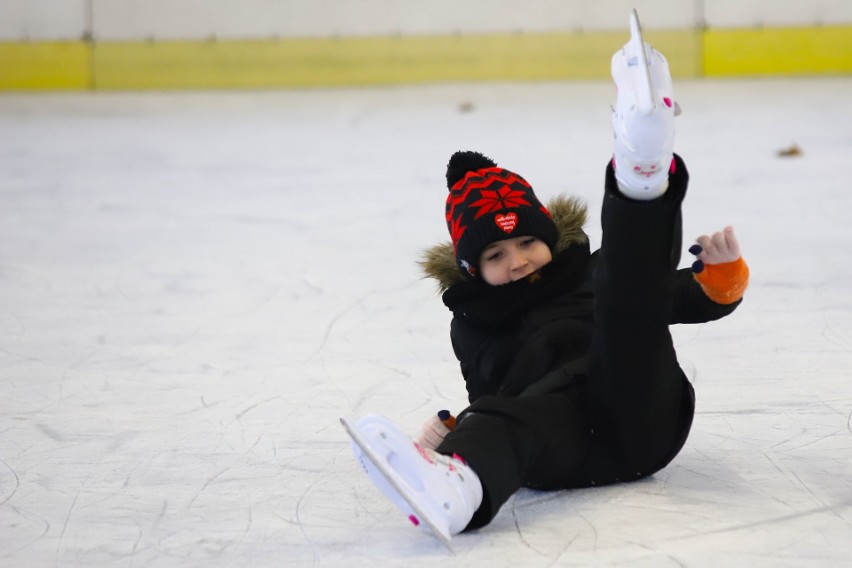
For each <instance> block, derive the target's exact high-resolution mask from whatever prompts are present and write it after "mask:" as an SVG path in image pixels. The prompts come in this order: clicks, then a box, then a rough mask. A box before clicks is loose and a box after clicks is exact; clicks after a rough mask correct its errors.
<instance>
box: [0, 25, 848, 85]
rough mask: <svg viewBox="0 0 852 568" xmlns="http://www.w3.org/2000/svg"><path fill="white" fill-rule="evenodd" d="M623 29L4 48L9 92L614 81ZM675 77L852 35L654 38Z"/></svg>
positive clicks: (812, 63) (844, 57) (738, 72)
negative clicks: (612, 69) (611, 72)
mask: <svg viewBox="0 0 852 568" xmlns="http://www.w3.org/2000/svg"><path fill="white" fill-rule="evenodd" d="M628 38H629V33H628V32H627V30H624V31H623V32H621V31H619V32H588V33H580V32H577V33H552V34H520V33H519V34H483V35H459V36H404V37H367V38H313V39H292V38H284V39H278V40H254V41H252V40H246V41H239V40H222V41H150V42H142V41H134V42H95V43H89V42H83V41H78V42H35V43H24V42H21V43H0V90H11V89H35V90H42V89H96V90H145V89H173V90H180V89H255V88H288V87H329V86H361V85H390V84H416V83H433V82H452V81H537V80H571V79H589V80H609V78H610V77H609V62H610V58H611V57H612V53H613V52H614V51H615V50H616V49H618V47H619V46H621V45H623V44H624V43H625V42H626V41H627V40H628ZM646 39H647V40H648V41H649V42H651V43H652V44H653V45H654V47H656V48H657V49H659V50H660V51H662V52H663V53H665V54H666V57H667V58H668V60H669V64H670V66H671V69H672V74H673V75H674V77H675V78H694V77H702V76H714V77H721V76H744V75H785V74H819V73H828V74H837V73H850V72H852V26H849V27H827V28H801V29H793V28H790V29H786V28H770V29H763V30H706V31H697V30H673V31H654V30H649V31H647V32H646Z"/></svg>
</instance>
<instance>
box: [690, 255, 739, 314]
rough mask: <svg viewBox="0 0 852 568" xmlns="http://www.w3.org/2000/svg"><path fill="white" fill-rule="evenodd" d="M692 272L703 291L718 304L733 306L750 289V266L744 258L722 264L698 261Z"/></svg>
mask: <svg viewBox="0 0 852 568" xmlns="http://www.w3.org/2000/svg"><path fill="white" fill-rule="evenodd" d="M696 265H697V266H696ZM692 270H693V277H695V279H696V280H697V281H698V283H699V284H701V289H702V290H704V293H705V294H707V297H708V298H710V299H711V300H713V301H714V302H716V303H717V304H733V303H734V302H736V301H737V300H739V299H740V298H742V297H743V294H745V291H746V288H748V265H747V264H746V263H745V261H744V260H743V257H739V258H738V259H736V260H734V261H731V262H724V263H722V264H704V263H703V262H701V261H696V262H695V264H694V265H693V267H692Z"/></svg>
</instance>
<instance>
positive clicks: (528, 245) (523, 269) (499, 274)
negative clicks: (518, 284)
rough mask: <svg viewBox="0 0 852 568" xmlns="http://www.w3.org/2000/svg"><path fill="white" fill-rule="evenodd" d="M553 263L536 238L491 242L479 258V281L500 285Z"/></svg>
mask: <svg viewBox="0 0 852 568" xmlns="http://www.w3.org/2000/svg"><path fill="white" fill-rule="evenodd" d="M551 260H553V255H551V254H550V247H548V246H547V244H546V243H545V242H544V241H542V240H541V239H539V238H536V237H514V238H512V239H506V240H505V241H497V242H495V243H491V244H490V245H488V246H487V247H485V250H483V251H482V255H481V256H480V257H479V270H480V273H481V274H482V279H483V280H485V282H487V283H488V284H491V285H492V286H501V285H503V284H508V283H509V282H514V281H515V280H520V279H521V278H526V277H527V276H529V275H530V274H532V273H533V272H535V271H536V270H538V269H539V268H541V267H542V266H544V265H545V264H547V263H548V262H550V261H551Z"/></svg>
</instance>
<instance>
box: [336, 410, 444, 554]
mask: <svg viewBox="0 0 852 568" xmlns="http://www.w3.org/2000/svg"><path fill="white" fill-rule="evenodd" d="M340 423H341V424H342V425H343V428H344V429H345V430H346V433H347V434H349V437H350V438H352V441H353V442H354V443H355V445H357V446H358V448H360V450H361V451H362V452H364V455H366V456H367V459H369V460H370V462H371V463H372V464H373V466H374V467H375V468H376V470H377V471H378V472H379V473H381V475H382V477H384V478H385V479H386V480H387V482H388V483H390V484H391V486H392V487H393V488H394V489H395V490H396V492H397V493H399V495H400V496H401V497H402V498H403V499H404V500H405V502H406V503H407V504H408V506H409V507H411V509H412V510H413V511H414V512H415V513H416V514H417V518H418V519H419V520H420V521H422V522H424V523H426V526H427V527H429V531H430V532H431V533H432V534H433V535H434V536H435V537H436V538H437V539H438V540H440V541H441V542H442V543H444V546H446V547H447V548H448V549H449V550H450V552H455V551H454V550H453V547H452V544H451V536H450V534H449V532H447V531H444V530H442V529H441V527H439V526H438V525H436V524H435V522H434V521H433V520H432V519H431V518H430V517H429V515H427V514H426V513H425V511H424V510H423V509H422V508H421V507H420V505H418V503H417V502H416V500H415V499H414V498H413V497H412V496H411V495H410V494H409V492H408V490H407V489H406V488H405V486H404V484H403V483H402V482H401V481H400V480H399V479H398V478H397V476H396V473H395V472H394V471H393V469H391V468H390V467H388V466H387V464H386V463H385V460H383V459H382V458H381V456H379V455H378V453H376V451H375V450H374V449H373V448H372V447H371V446H370V444H369V443H368V442H367V440H365V439H364V437H363V436H362V435H361V433H360V432H359V431H358V428H357V426H355V424H354V422H350V421H349V419H347V418H344V417H341V418H340Z"/></svg>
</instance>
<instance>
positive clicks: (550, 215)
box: [345, 44, 748, 542]
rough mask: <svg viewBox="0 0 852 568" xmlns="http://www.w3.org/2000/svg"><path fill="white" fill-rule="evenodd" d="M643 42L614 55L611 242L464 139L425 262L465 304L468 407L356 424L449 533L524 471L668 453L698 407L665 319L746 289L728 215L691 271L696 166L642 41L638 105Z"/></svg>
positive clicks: (460, 318)
mask: <svg viewBox="0 0 852 568" xmlns="http://www.w3.org/2000/svg"><path fill="white" fill-rule="evenodd" d="M630 47H631V44H628V45H627V46H625V49H624V50H621V51H620V52H618V53H616V55H615V56H614V57H613V75H614V78H615V81H616V84H617V86H618V100H617V104H616V108H615V109H614V110H613V124H614V129H615V133H616V140H615V153H614V157H613V159H612V160H611V161H610V162H609V163H608V164H607V166H606V174H605V180H604V196H603V207H602V214H601V215H602V228H603V237H602V244H601V247H600V250H598V251H597V252H595V253H593V254H590V250H589V243H588V239H587V237H586V234H585V233H584V232H583V224H584V222H585V215H586V210H585V208H584V206H583V205H582V204H581V203H580V202H579V201H578V200H576V199H572V198H567V197H559V198H557V199H555V200H553V201H551V202H550V203H549V204H548V207H546V208H545V207H544V206H543V205H542V204H541V202H540V201H539V200H538V198H537V197H536V195H535V193H534V192H533V189H532V187H530V185H529V184H528V183H527V182H526V181H525V180H524V179H523V178H522V177H521V176H520V175H518V174H516V173H513V172H511V171H509V170H507V169H504V168H501V167H499V166H498V165H497V164H496V163H495V162H493V161H492V160H490V159H489V158H486V157H485V156H483V155H482V154H479V153H476V152H458V153H456V154H454V155H453V156H452V158H451V159H450V162H449V165H448V168H447V185H448V187H449V196H448V198H447V204H446V220H447V226H448V229H449V232H450V237H451V240H452V243H447V244H446V245H439V246H436V247H434V248H433V249H431V250H430V251H428V253H427V256H426V258H425V260H424V261H423V266H424V269H425V271H426V273H427V274H428V275H429V276H432V277H434V278H435V279H437V280H438V281H439V283H440V285H441V288H442V290H443V301H444V303H445V304H446V305H447V307H448V308H449V309H450V310H451V311H452V314H453V320H452V324H451V332H450V333H451V339H452V344H453V348H454V351H455V354H456V356H457V358H458V360H459V361H460V364H461V371H462V375H463V376H464V379H465V381H466V384H467V391H468V395H469V400H470V406H468V407H467V408H466V409H464V411H463V412H461V413H460V414H459V416H458V419H457V422H456V425H455V428H454V429H453V430H452V431H450V430H449V429H448V428H446V427H445V426H443V424H442V423H441V422H440V421H438V419H437V418H433V419H432V420H430V421H429V422H427V423H426V424H425V425H424V429H423V430H422V431H421V433H420V435H419V436H418V439H417V441H412V440H410V439H409V438H408V437H407V436H406V435H405V434H404V433H402V432H401V431H400V430H399V429H398V428H397V427H396V426H394V425H393V424H392V423H391V422H390V421H389V420H387V419H386V418H383V417H381V416H376V415H370V416H367V417H364V418H363V419H361V420H359V421H358V422H356V423H348V422H347V423H345V424H346V425H347V428H348V429H349V431H350V434H351V435H352V437H353V440H354V441H355V445H354V449H355V453H356V456H357V457H358V458H359V459H360V461H361V463H362V465H363V466H364V468H365V470H366V471H367V473H368V474H369V476H370V478H371V479H372V480H373V482H374V483H375V484H376V485H377V487H378V488H379V489H380V490H382V491H383V492H384V493H385V494H386V495H387V496H388V497H390V498H391V499H392V500H393V501H394V502H395V503H396V504H397V505H398V506H399V507H400V508H401V509H402V510H403V511H404V512H405V514H406V515H407V516H408V517H409V519H410V520H411V521H412V522H413V523H414V524H420V523H421V522H423V523H425V524H426V525H427V526H429V527H430V528H431V529H432V530H433V532H435V534H436V535H437V536H439V537H440V538H442V539H443V540H444V541H445V542H446V541H448V540H449V538H450V536H451V535H453V534H457V533H459V532H462V531H464V530H469V529H475V528H478V527H482V526H484V525H486V524H488V523H489V522H490V521H491V520H492V519H493V518H494V516H495V515H496V514H497V512H498V510H499V509H500V507H501V505H503V503H505V502H506V501H507V500H508V499H509V497H510V496H511V495H512V494H513V493H515V492H516V491H517V490H518V489H519V488H521V487H531V488H536V489H566V488H576V487H589V486H594V485H605V484H611V483H616V482H626V481H632V480H636V479H641V478H643V477H647V476H649V475H652V474H653V473H654V472H656V471H659V470H660V469H662V468H663V467H665V466H666V465H667V464H668V463H669V462H670V461H671V460H672V459H674V457H675V456H676V455H677V454H678V452H679V451H680V449H681V448H682V447H683V445H684V443H685V441H686V438H687V435H688V433H689V430H690V426H691V424H692V418H693V413H694V408H695V399H694V392H693V388H692V385H691V384H690V383H689V381H688V380H687V378H686V376H685V375H684V373H683V371H682V370H681V368H680V366H679V365H678V361H677V357H676V354H675V350H674V348H673V346H672V339H671V336H670V334H669V325H671V324H676V323H701V322H707V321H710V320H715V319H718V318H721V317H724V316H726V315H728V314H730V313H731V312H733V311H734V309H736V307H737V306H738V305H739V304H740V302H741V298H742V296H743V293H744V291H745V288H746V285H747V282H748V269H747V267H746V265H745V263H744V261H743V259H742V258H741V255H740V251H739V245H738V243H737V239H736V237H735V235H734V232H733V230H732V229H731V228H730V227H729V228H726V229H725V230H723V231H720V232H718V233H715V234H713V235H711V236H703V237H699V238H698V239H697V242H698V244H697V245H693V246H692V247H691V248H690V252H691V253H693V254H695V255H696V256H697V259H696V261H695V263H694V264H693V265H692V267H691V269H689V268H687V269H682V270H677V269H676V266H677V262H678V261H679V259H680V251H681V202H682V200H683V199H684V196H685V194H686V189H687V183H688V179H689V176H688V174H687V170H686V166H685V165H684V162H683V160H682V159H681V158H680V157H679V156H677V155H675V154H673V152H672V147H673V139H674V128H673V119H674V113H675V108H676V106H675V105H674V104H673V102H672V99H671V79H670V76H669V72H668V65H667V63H666V61H665V59H664V58H663V57H662V55H661V54H659V52H656V51H655V50H652V49H651V48H650V47H647V48H646V49H647V51H646V55H647V56H648V57H649V59H650V62H649V65H648V67H647V68H649V69H650V79H651V85H652V88H653V92H652V102H654V106H653V108H652V109H650V110H649V109H647V108H646V109H644V110H643V109H642V108H641V106H642V105H641V101H638V100H637V98H641V96H642V95H643V93H642V92H641V87H640V88H639V90H638V91H637V88H636V87H634V86H633V85H635V83H631V81H634V80H635V77H634V75H635V73H636V70H635V69H632V68H631V67H633V65H631V63H630V55H631V54H630V53H629V49H630ZM634 55H635V54H634ZM640 71H641V70H640ZM637 92H638V93H639V94H638V95H637ZM646 94H647V93H646Z"/></svg>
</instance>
